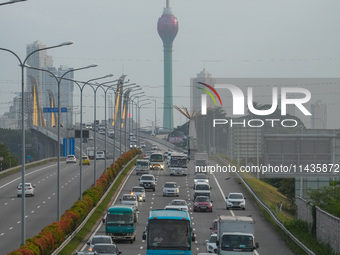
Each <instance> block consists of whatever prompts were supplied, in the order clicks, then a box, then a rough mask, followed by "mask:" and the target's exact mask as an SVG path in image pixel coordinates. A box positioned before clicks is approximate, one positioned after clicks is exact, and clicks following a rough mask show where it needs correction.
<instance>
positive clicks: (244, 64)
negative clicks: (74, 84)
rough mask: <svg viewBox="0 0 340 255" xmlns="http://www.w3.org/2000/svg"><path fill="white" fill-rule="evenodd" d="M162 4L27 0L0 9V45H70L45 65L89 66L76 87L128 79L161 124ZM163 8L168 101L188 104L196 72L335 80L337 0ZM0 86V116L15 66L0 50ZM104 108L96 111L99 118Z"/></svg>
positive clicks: (13, 84)
mask: <svg viewBox="0 0 340 255" xmlns="http://www.w3.org/2000/svg"><path fill="white" fill-rule="evenodd" d="M5 1H6V0H0V3H3V2H5ZM165 2H166V1H165V0H121V1H118V0H100V1H98V0H97V1H95V0H57V1H56V0H27V1H26V2H22V3H16V4H12V5H3V6H0V33H1V36H0V47H2V48H8V49H10V50H12V51H14V52H16V53H17V54H18V55H19V56H20V57H21V58H24V57H25V55H26V45H27V44H30V43H33V42H34V41H36V40H39V41H41V42H42V43H43V44H45V45H48V46H51V45H56V44H59V43H60V42H64V41H74V44H73V45H71V46H66V47H63V48H58V49H53V50H50V51H48V55H50V56H52V57H53V60H54V66H56V67H58V66H60V65H67V66H69V67H74V68H78V67H83V66H87V65H89V64H93V63H95V64H98V65H99V66H98V67H96V68H93V69H88V70H86V71H79V72H76V73H75V78H76V79H77V80H83V81H86V80H88V79H92V78H95V77H100V76H103V75H106V74H109V73H113V74H114V75H115V76H114V78H118V77H119V76H120V75H121V74H122V73H124V74H126V75H128V76H127V77H128V78H129V79H130V81H131V82H135V83H137V84H139V85H141V86H142V87H143V90H144V91H145V92H146V93H147V95H148V96H150V97H159V98H160V99H158V100H157V108H158V110H157V119H159V120H160V122H162V120H163V119H162V114H163V110H162V100H163V99H162V97H163V62H162V61H163V45H162V41H161V39H160V37H159V35H158V33H157V21H158V18H159V17H160V16H161V15H162V12H163V8H164V7H165ZM170 6H171V8H172V10H173V13H174V15H175V16H176V17H177V19H178V22H179V32H178V35H177V37H176V38H175V40H174V47H173V95H174V100H173V101H174V104H175V105H178V106H182V105H184V106H189V85H190V78H191V77H196V75H197V73H199V72H200V71H201V70H202V69H203V68H206V70H207V71H209V72H210V73H211V74H212V75H213V77H339V72H340V70H339V66H340V36H339V35H340V26H339V24H340V15H339V10H340V1H338V0H326V1H320V0H257V1H254V0H234V1H228V0H170ZM0 86H1V92H2V93H1V95H0V114H3V113H4V112H6V111H8V107H9V105H10V102H11V101H12V99H13V97H14V96H15V93H16V92H19V91H20V90H21V87H20V68H19V67H18V62H17V60H16V59H15V58H14V57H13V56H12V55H10V54H8V53H5V52H1V51H0ZM334 89H335V88H334ZM330 90H332V88H330ZM329 92H330V93H332V92H333V91H329ZM84 93H85V97H84V98H85V99H86V100H85V101H86V103H85V105H84V106H85V108H84V112H85V113H86V114H85V115H84V119H85V122H87V121H91V120H92V119H93V109H92V106H93V100H92V98H91V97H90V95H92V92H91V90H90V88H88V90H85V91H84ZM100 97H103V96H102V95H101V93H99V94H98V98H100ZM99 101H100V100H99ZM101 101H103V100H101ZM78 102H79V92H78V90H77V88H75V101H74V104H75V105H79V103H78ZM103 112H104V110H102V111H101V112H97V115H99V118H100V117H102V118H103V115H104V114H103ZM174 113H175V126H177V125H179V124H183V123H184V122H185V118H184V117H180V115H179V114H178V113H177V112H176V111H174ZM78 118H79V117H78ZM147 119H154V105H150V106H149V108H147V109H145V110H143V113H142V125H143V126H145V125H146V124H147V122H146V120H147Z"/></svg>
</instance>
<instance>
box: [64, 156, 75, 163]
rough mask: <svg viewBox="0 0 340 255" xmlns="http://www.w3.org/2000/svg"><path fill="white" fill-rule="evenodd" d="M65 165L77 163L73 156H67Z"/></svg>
mask: <svg viewBox="0 0 340 255" xmlns="http://www.w3.org/2000/svg"><path fill="white" fill-rule="evenodd" d="M67 163H77V158H76V156H74V155H68V156H67V158H66V164H67Z"/></svg>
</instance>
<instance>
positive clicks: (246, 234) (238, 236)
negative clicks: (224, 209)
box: [216, 215, 259, 255]
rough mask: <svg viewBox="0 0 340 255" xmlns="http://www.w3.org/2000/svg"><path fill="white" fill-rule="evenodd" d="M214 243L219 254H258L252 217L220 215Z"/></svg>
mask: <svg viewBox="0 0 340 255" xmlns="http://www.w3.org/2000/svg"><path fill="white" fill-rule="evenodd" d="M216 245H217V251H218V252H217V253H218V254H219V255H259V253H258V252H257V249H258V248H259V244H258V243H255V222H254V220H253V218H251V217H247V216H225V215H220V216H219V218H218V223H217V241H216Z"/></svg>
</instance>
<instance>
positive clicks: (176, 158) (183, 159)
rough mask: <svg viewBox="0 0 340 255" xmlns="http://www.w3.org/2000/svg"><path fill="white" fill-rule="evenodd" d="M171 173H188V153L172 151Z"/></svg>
mask: <svg viewBox="0 0 340 255" xmlns="http://www.w3.org/2000/svg"><path fill="white" fill-rule="evenodd" d="M169 167H170V175H187V173H188V168H187V155H185V154H183V153H176V152H172V153H171V156H170V161H169Z"/></svg>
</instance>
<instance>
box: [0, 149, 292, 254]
mask: <svg viewBox="0 0 340 255" xmlns="http://www.w3.org/2000/svg"><path fill="white" fill-rule="evenodd" d="M163 149H164V150H166V148H163ZM91 163H93V161H92V162H91ZM110 163H111V162H110ZM56 167H57V166H56V163H51V164H48V165H44V166H40V167H36V168H32V169H28V170H27V177H26V180H27V182H32V183H33V184H36V192H35V196H34V197H27V200H26V206H27V209H26V223H27V225H26V227H27V236H26V237H27V238H29V237H32V236H34V235H36V234H38V233H39V232H40V230H41V229H42V228H43V227H44V226H46V225H48V224H51V223H52V222H54V221H56V219H57V213H56V200H57V198H56V191H57V187H56ZM188 169H189V174H188V175H187V176H170V174H169V169H168V168H165V170H157V171H152V173H153V174H154V175H155V176H156V178H157V187H156V191H155V192H153V191H149V190H148V191H147V194H146V195H147V196H146V201H145V202H140V205H139V212H140V213H139V219H138V221H139V223H138V229H137V238H136V241H135V242H134V243H133V244H130V243H124V242H120V243H118V247H119V250H120V251H122V253H123V254H136V255H137V254H146V243H145V242H144V241H143V240H142V233H143V231H144V230H145V228H146V223H147V218H148V214H149V211H150V210H152V209H159V208H164V207H165V206H166V205H167V204H168V203H169V202H170V201H171V200H172V199H173V197H163V193H162V186H163V185H164V183H165V182H167V181H176V182H177V183H178V185H179V186H180V196H179V198H180V199H186V200H187V202H188V203H190V205H189V208H190V209H189V211H190V215H191V217H192V223H193V228H194V232H195V234H196V241H195V242H194V244H193V250H192V254H197V253H199V252H205V251H206V245H205V244H206V242H205V240H207V239H209V236H210V229H209V227H210V226H211V224H212V222H213V220H214V219H215V218H217V217H218V215H231V214H235V215H244V216H248V215H251V216H252V217H253V218H254V220H255V222H256V241H257V242H259V244H260V248H259V250H258V252H259V253H260V254H261V255H272V254H278V255H280V254H282V255H283V254H284V255H287V254H292V253H291V252H290V251H289V249H288V248H287V247H286V246H285V244H284V243H283V241H282V240H281V238H280V236H279V235H278V234H277V233H276V232H275V230H274V227H273V226H272V225H270V224H269V223H268V222H267V221H266V220H265V219H264V217H263V215H262V213H261V211H260V209H259V208H258V207H257V206H256V205H255V203H254V201H253V200H252V198H251V197H250V196H247V193H246V191H245V190H244V189H243V186H242V185H241V184H240V183H239V181H238V180H237V179H236V178H234V176H232V175H228V174H226V173H215V174H209V180H210V185H211V187H212V189H211V200H212V201H213V212H212V213H205V212H193V210H192V204H193V202H192V200H193V177H194V170H193V162H189V164H188ZM103 170H104V161H103V160H101V161H97V171H98V176H99V175H100V174H101V173H102V172H103ZM83 171H84V172H83V185H84V186H83V187H84V190H86V189H87V188H88V187H90V186H91V184H92V183H93V164H92V165H91V166H83ZM139 177H140V176H137V175H136V174H135V172H134V171H132V172H131V175H130V176H129V178H128V179H127V180H126V182H125V184H124V185H123V186H122V189H121V190H120V193H119V195H118V196H117V200H116V203H119V198H120V197H121V196H122V194H125V193H128V192H129V191H130V189H131V188H132V187H133V186H136V185H138V184H139V180H138V179H139ZM20 179H21V175H20V173H18V174H13V175H11V176H7V177H4V178H1V179H0V226H1V227H0V249H1V253H2V254H6V253H8V252H10V251H12V250H14V249H16V248H18V247H19V245H20V234H21V224H20V219H21V199H20V198H17V197H16V186H17V185H18V183H20ZM61 184H62V186H61V207H62V208H61V212H64V211H65V210H67V209H69V208H70V207H71V206H72V205H73V203H74V202H75V201H76V200H77V199H78V197H79V165H78V164H66V163H64V162H62V163H61ZM229 192H243V193H244V194H245V196H246V197H247V200H246V201H247V205H246V210H245V211H242V210H226V209H225V196H226V195H227V194H228V193H229ZM91 234H105V229H104V226H103V225H101V226H99V228H98V231H97V232H96V233H91ZM86 241H87V240H84V242H86ZM84 249H87V247H86V246H85V247H84Z"/></svg>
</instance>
